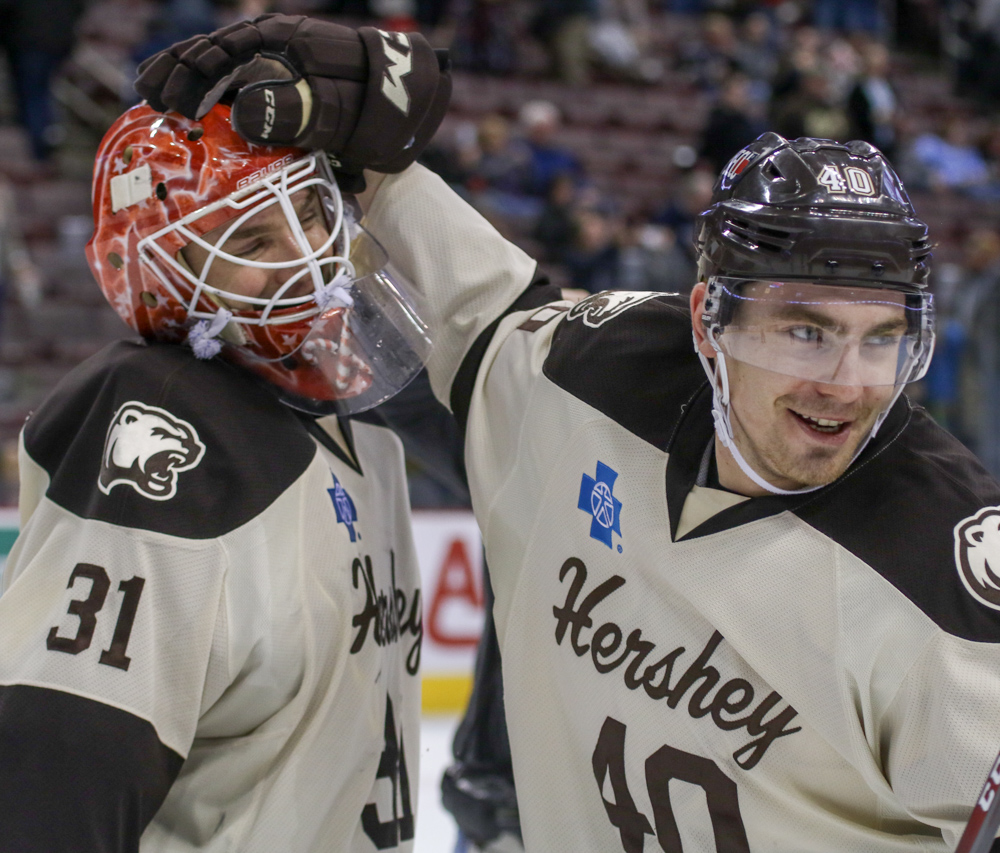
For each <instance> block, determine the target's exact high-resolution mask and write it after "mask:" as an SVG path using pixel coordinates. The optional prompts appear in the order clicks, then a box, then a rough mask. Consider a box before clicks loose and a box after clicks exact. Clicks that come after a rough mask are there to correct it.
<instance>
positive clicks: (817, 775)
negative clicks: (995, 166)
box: [139, 47, 1000, 853]
mask: <svg viewBox="0 0 1000 853" xmlns="http://www.w3.org/2000/svg"><path fill="white" fill-rule="evenodd" d="M317 50H318V47H317ZM165 56H167V55H165ZM170 63H172V64H173V66H174V67H168V66H169V65H170ZM192 68H194V69H195V70H198V69H199V68H200V71H199V73H201V74H202V76H203V78H204V79H200V78H199V79H195V75H193V74H192V73H191V69H192ZM212 82H213V81H212V74H211V69H210V68H209V67H208V64H199V59H198V57H197V56H193V57H191V58H189V59H185V58H184V56H178V55H176V54H175V55H173V56H172V58H170V59H167V60H164V62H163V63H162V64H161V66H160V67H159V68H158V69H157V73H156V74H150V75H146V76H145V77H144V78H143V79H141V80H140V84H139V86H140V89H141V90H142V91H144V93H145V94H147V95H148V94H149V93H150V92H154V93H161V94H162V93H167V92H173V95H172V96H171V98H170V101H169V102H168V105H170V106H175V105H177V101H175V100H174V97H173V96H174V95H176V94H177V93H178V92H180V91H184V92H186V97H187V98H188V99H189V100H192V101H195V100H198V99H199V98H201V97H203V96H204V94H205V92H207V91H208V88H209V87H210V84H211V83H212ZM252 88H253V87H252V86H251V87H250V89H251V90H252ZM292 124H294V122H292ZM387 132H388V129H387ZM361 201H362V203H363V205H364V206H365V208H366V211H367V215H366V223H367V226H368V227H369V228H370V229H371V230H372V233H373V234H374V235H375V236H376V237H378V239H379V240H380V241H382V242H383V243H384V244H385V245H386V247H387V249H388V251H389V253H390V255H391V257H392V258H393V262H394V264H395V265H397V266H398V268H399V269H400V270H401V271H402V272H403V273H404V274H405V275H406V276H407V278H408V279H409V280H411V281H413V282H414V283H415V285H416V286H417V287H418V289H419V290H420V292H421V297H422V300H423V301H422V306H423V312H424V313H423V316H424V317H425V318H426V319H427V321H428V324H429V326H430V328H431V330H432V333H433V335H434V339H435V344H434V351H433V353H432V354H431V357H430V358H429V360H428V369H429V373H430V377H431V382H432V384H433V386H434V388H435V389H436V392H437V394H438V396H439V397H440V398H441V399H442V400H444V401H447V402H448V403H449V404H450V406H451V408H452V409H453V411H454V412H455V414H456V415H457V417H458V418H459V420H460V422H461V423H462V424H463V426H464V428H465V430H466V462H467V466H468V471H469V479H470V485H471V491H472V498H473V505H474V508H475V510H476V513H477V516H478V519H479V523H480V527H481V529H482V532H483V537H484V541H485V546H486V552H487V558H488V560H489V565H490V569H491V578H492V581H493V587H494V591H495V595H496V603H495V606H494V616H495V620H496V626H497V633H498V636H499V640H500V646H501V651H502V656H503V667H504V686H505V702H506V709H507V722H508V727H509V730H510V738H511V748H512V757H513V766H514V774H515V777H516V783H517V799H518V806H519V812H520V819H521V827H522V831H523V837H524V842H525V848H526V849H527V850H528V851H544V853H558V851H567V853H568V851H573V853H580V851H594V853H597V852H598V851H600V853H606V851H613V850H624V851H626V853H639V851H642V850H643V849H647V850H648V849H649V848H650V846H651V845H652V846H656V847H658V849H662V850H665V851H681V850H683V851H686V853H691V851H728V852H729V853H734V852H735V851H749V850H768V851H787V852H788V853H793V852H794V853H804V852H805V851H814V852H815V853H820V851H832V850H836V851H874V852H875V853H889V851H904V850H913V851H917V850H920V851H927V850H936V851H946V850H950V849H953V848H954V845H955V843H956V841H957V839H958V837H959V834H960V833H961V830H962V827H963V824H964V822H965V820H966V818H967V817H968V815H969V812H970V810H971V807H972V804H973V802H974V801H975V800H976V798H977V796H978V795H979V790H980V786H981V783H982V780H983V778H984V777H985V775H986V773H987V771H988V770H989V768H990V766H991V761H992V759H993V756H994V754H995V751H996V743H997V741H998V740H1000V716H998V715H997V713H996V709H997V708H998V707H1000V617H998V614H997V611H998V610H1000V574H998V571H1000V558H998V557H997V554H998V553H1000V486H998V485H997V484H996V483H995V482H994V481H993V480H992V479H991V478H990V477H989V476H988V474H987V473H986V472H985V471H984V470H983V469H982V467H981V466H980V465H979V464H978V462H977V461H976V460H975V459H974V457H972V456H971V455H970V454H969V453H968V452H967V451H966V450H965V449H964V448H962V447H961V446H960V445H959V444H958V443H957V442H956V441H954V440H953V439H952V438H951V437H950V436H949V435H947V434H946V433H945V432H944V431H942V430H941V429H939V428H938V427H937V426H936V425H935V424H934V423H933V422H932V421H931V420H930V418H929V417H928V416H927V415H926V413H924V412H923V411H922V410H920V409H919V408H916V407H914V406H912V405H911V404H910V403H909V401H908V400H907V398H906V396H905V395H904V394H903V393H902V391H903V388H904V386H905V385H906V384H907V383H909V382H912V381H915V380H916V379H919V378H920V377H921V376H922V375H923V373H924V371H925V369H926V366H927V363H928V361H929V359H930V356H931V352H932V349H933V341H934V333H933V304H932V300H931V297H930V295H929V294H928V292H927V278H928V273H929V266H928V264H929V260H930V244H929V243H928V239H927V229H926V226H925V225H924V223H923V222H921V221H920V220H919V219H918V218H917V217H916V215H915V213H914V210H913V208H912V206H911V204H910V202H909V200H908V198H907V196H906V193H905V191H904V189H903V187H902V185H901V184H900V182H899V180H898V178H897V176H896V175H895V173H894V172H893V170H892V168H891V167H890V165H889V164H888V162H887V161H886V160H885V159H884V158H883V157H882V156H881V155H880V154H879V152H878V151H876V150H875V149H874V148H872V147H871V146H869V145H868V144H866V143H859V142H853V143H850V144H846V145H845V144H839V143H835V142H830V141H827V140H813V139H802V140H797V141H794V142H790V141H787V140H785V139H782V138H781V137H779V136H776V135H774V134H765V135H764V136H763V137H761V138H760V139H759V140H758V141H757V142H755V143H754V144H753V145H751V146H749V147H748V148H747V149H745V150H744V151H742V152H740V153H739V154H738V155H737V156H736V157H735V158H734V159H733V160H732V161H731V162H730V163H729V164H728V166H727V167H726V169H725V170H724V171H723V173H722V175H721V176H720V179H719V181H718V183H717V185H716V188H715V192H714V196H713V203H712V206H711V207H710V208H709V209H708V210H707V211H706V212H705V213H704V214H703V215H702V217H701V219H700V223H699V227H698V232H697V233H698V238H697V240H698V251H699V257H700V265H699V281H698V283H697V284H696V285H695V287H694V289H693V291H692V294H691V297H690V300H689V301H688V300H684V301H682V300H680V299H678V298H674V297H671V296H667V295H662V294H655V293H648V294H639V293H620V294H618V293H603V294H598V295H595V296H593V297H591V298H589V299H586V300H584V301H583V302H580V303H579V304H578V305H576V306H571V305H570V304H569V303H567V302H563V301H561V300H560V294H559V292H558V290H557V289H555V288H552V287H550V286H548V285H547V284H545V282H544V281H543V280H540V279H538V278H537V276H536V269H535V263H534V262H533V261H532V259H531V258H529V257H527V256H526V255H525V254H524V253H523V252H521V251H520V250H519V249H517V248H516V247H514V246H513V245H511V244H510V243H508V242H507V241H506V240H504V239H503V238H502V237H501V236H500V235H499V234H497V233H496V231H495V230H494V229H493V228H492V227H491V226H489V225H488V223H486V222H485V221H484V220H483V219H481V218H480V217H478V216H477V215H476V214H475V213H474V212H473V211H471V210H470V209H469V208H468V207H467V206H466V205H464V203H462V202H461V201H460V200H459V199H458V198H457V197H456V196H455V195H454V194H453V193H452V192H451V191H450V190H448V189H447V187H446V186H445V185H444V184H443V182H441V181H440V180H438V179H437V178H436V177H435V176H433V175H432V174H430V173H429V172H427V171H426V170H425V169H422V168H421V167H419V166H411V167H409V168H408V169H406V170H405V171H403V172H402V173H400V174H394V175H389V176H386V177H382V176H378V175H374V174H370V175H368V188H367V190H366V192H365V194H364V195H363V196H362V197H361ZM692 336H693V345H692Z"/></svg>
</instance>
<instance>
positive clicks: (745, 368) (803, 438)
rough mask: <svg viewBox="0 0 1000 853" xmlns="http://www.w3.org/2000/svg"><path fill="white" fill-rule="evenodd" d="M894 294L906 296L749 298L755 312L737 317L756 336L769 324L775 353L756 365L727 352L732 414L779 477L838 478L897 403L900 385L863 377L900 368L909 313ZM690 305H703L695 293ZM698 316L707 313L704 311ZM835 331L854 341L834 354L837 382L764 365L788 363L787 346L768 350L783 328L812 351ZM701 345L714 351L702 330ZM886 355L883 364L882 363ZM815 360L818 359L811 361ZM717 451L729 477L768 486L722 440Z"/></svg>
mask: <svg viewBox="0 0 1000 853" xmlns="http://www.w3.org/2000/svg"><path fill="white" fill-rule="evenodd" d="M699 287H703V286H699ZM701 298H702V299H703V297H701ZM893 298H895V299H898V304H892V302H891V300H890V301H888V302H886V303H881V304H873V303H870V302H866V303H849V302H839V303H831V304H829V305H822V306H816V305H810V306H809V308H808V310H805V311H798V312H797V311H796V310H788V309H787V307H786V306H781V307H780V308H777V307H776V306H773V305H767V304H766V303H765V302H761V303H754V304H753V305H752V306H751V309H750V312H749V315H748V316H741V317H740V318H739V321H740V323H745V324H747V325H748V326H750V327H752V328H753V329H754V330H755V333H756V334H758V335H759V333H760V330H761V329H766V335H760V337H761V338H766V339H767V341H768V347H769V349H768V350H766V351H765V352H766V353H772V361H770V362H769V361H767V360H766V359H763V358H757V359H754V360H755V361H756V366H755V364H750V363H747V361H743V360H738V359H737V358H734V357H732V356H729V357H727V358H726V368H727V371H728V375H729V388H730V406H729V420H730V424H731V426H732V430H733V438H734V439H735V441H736V444H737V446H738V448H739V450H740V453H741V454H742V455H743V457H744V459H745V460H746V461H747V463H749V465H750V466H751V467H752V468H753V469H754V470H755V471H756V472H757V473H758V474H759V475H761V476H762V477H763V478H764V479H765V480H766V481H767V482H769V483H771V485H773V486H776V487H778V488H780V489H787V490H797V489H802V488H807V487H810V486H821V485H825V484H827V483H830V482H833V481H834V480H835V479H837V478H838V477H839V476H840V475H841V474H843V473H844V471H846V470H847V468H848V466H849V465H850V463H851V460H852V459H853V458H854V455H855V453H857V450H858V448H859V447H860V445H861V443H862V442H863V441H864V440H865V438H866V437H867V436H868V434H869V433H870V431H871V429H872V427H873V425H874V423H875V420H876V419H877V418H878V416H879V415H880V414H881V413H882V412H883V411H884V410H885V408H886V407H887V406H888V405H889V404H890V403H891V401H892V398H893V395H894V393H895V387H894V386H893V385H892V384H887V383H886V384H874V385H873V384H865V383H866V382H868V381H871V380H872V378H873V374H874V376H875V377H876V378H878V377H879V376H880V374H881V372H883V371H888V376H889V377H894V375H895V369H896V353H897V352H898V349H899V339H900V337H901V336H902V335H903V333H904V332H905V329H906V321H905V318H904V317H903V314H904V309H903V305H902V297H901V296H899V297H895V296H894V297H893ZM692 304H693V307H695V310H697V307H696V306H694V301H693V303H692ZM694 316H695V317H700V312H699V313H696V314H695V315H694ZM831 333H832V335H835V336H839V339H840V340H842V341H846V342H849V343H846V344H845V345H844V346H843V347H842V349H841V351H840V355H839V357H838V358H834V359H833V362H834V365H835V366H834V368H833V372H832V373H830V374H829V375H828V376H826V378H831V379H834V380H836V381H832V382H823V381H817V380H816V379H803V378H800V377H796V376H792V375H788V374H787V373H778V372H776V371H775V370H769V369H767V368H765V367H763V366H760V365H762V364H771V366H778V365H779V364H781V359H782V358H783V357H784V353H785V351H784V350H781V349H778V350H777V351H776V352H775V351H772V350H771V349H770V347H771V346H773V345H774V344H773V342H774V341H775V338H776V337H777V338H779V340H785V341H787V340H792V341H794V342H795V343H794V346H796V347H798V346H808V347H809V351H810V352H813V351H815V350H816V343H815V340H816V338H817V337H822V336H823V335H824V334H826V335H827V337H830V336H831ZM779 336H783V337H779ZM754 340H755V342H756V341H757V340H758V338H757V337H755V338H754ZM800 341H805V344H802V343H800ZM872 346H874V347H876V348H878V349H877V352H876V354H875V355H874V356H872V355H868V354H866V349H865V348H866V347H869V348H870V347H872ZM700 347H701V351H702V352H703V353H705V354H706V355H709V356H710V357H714V356H715V355H716V353H715V352H714V350H713V349H712V347H711V344H709V343H708V341H707V340H705V339H704V337H703V336H702V337H701V338H700ZM880 350H884V352H882V351H880ZM879 361H881V362H883V363H884V365H885V366H884V367H879V366H878V363H879ZM873 364H874V365H875V366H874V367H873ZM785 366H787V365H785ZM809 369H813V370H815V369H816V368H815V366H814V365H813V364H812V363H810V365H809ZM803 372H808V370H807V371H803ZM817 372H819V371H818V370H817ZM889 381H890V382H891V378H890V379H889ZM717 450H718V463H719V475H720V479H721V481H722V484H723V485H724V486H726V487H727V488H734V490H736V491H739V492H742V493H745V494H751V495H763V494H766V492H765V491H764V490H762V489H760V488H759V487H758V486H756V485H755V484H753V483H752V481H750V479H749V478H748V477H747V476H746V475H745V474H744V473H743V472H742V471H741V470H740V469H739V467H738V466H737V464H736V462H735V460H734V459H733V458H732V456H731V454H730V453H729V452H728V450H726V449H725V448H724V447H723V446H722V445H721V442H719V443H717ZM727 475H728V476H727ZM727 479H728V482H727Z"/></svg>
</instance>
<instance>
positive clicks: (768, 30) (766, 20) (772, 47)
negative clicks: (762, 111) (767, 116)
mask: <svg viewBox="0 0 1000 853" xmlns="http://www.w3.org/2000/svg"><path fill="white" fill-rule="evenodd" d="M779 55H780V39H779V37H778V31H777V29H776V28H775V27H774V25H773V24H772V23H771V18H770V17H769V16H768V15H767V14H766V13H765V12H762V11H757V12H751V13H750V14H749V15H747V17H746V19H745V20H744V21H743V25H742V27H741V28H740V39H739V44H738V45H737V47H736V54H735V57H734V58H735V60H736V65H737V66H738V67H739V69H740V71H742V72H743V73H744V74H746V76H747V77H748V78H749V79H750V89H751V93H750V96H751V99H752V100H753V101H754V102H756V103H761V104H764V103H767V101H768V100H769V99H770V97H771V84H772V82H773V81H774V78H775V76H776V75H777V73H778V56H779Z"/></svg>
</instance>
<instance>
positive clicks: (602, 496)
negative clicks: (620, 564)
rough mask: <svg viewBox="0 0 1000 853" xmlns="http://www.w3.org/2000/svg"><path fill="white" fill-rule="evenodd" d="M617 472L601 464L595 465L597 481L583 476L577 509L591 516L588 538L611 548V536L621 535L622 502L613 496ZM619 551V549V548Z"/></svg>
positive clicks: (585, 475)
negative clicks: (613, 534) (614, 534)
mask: <svg viewBox="0 0 1000 853" xmlns="http://www.w3.org/2000/svg"><path fill="white" fill-rule="evenodd" d="M617 479H618V472H617V471H614V470H612V469H611V468H609V467H608V466H607V465H605V464H604V463H603V462H598V463H597V479H596V480H595V479H594V478H593V477H590V476H588V475H587V474H584V475H583V480H582V481H581V482H580V500H579V502H578V503H577V508H578V509H582V510H583V511H584V512H586V513H589V514H590V515H591V519H592V520H591V522H590V538H591V539H596V540H597V541H598V542H603V543H604V544H605V545H607V546H608V547H609V548H610V547H611V534H612V533H617V534H618V535H619V536H621V535H622V528H621V510H622V502H621V501H620V500H618V498H616V497H615V496H614V489H615V480H617ZM619 550H621V549H620V547H619Z"/></svg>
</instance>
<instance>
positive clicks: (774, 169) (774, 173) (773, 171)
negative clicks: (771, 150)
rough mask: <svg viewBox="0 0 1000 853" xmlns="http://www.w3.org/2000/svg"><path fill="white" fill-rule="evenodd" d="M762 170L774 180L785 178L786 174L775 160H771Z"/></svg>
mask: <svg viewBox="0 0 1000 853" xmlns="http://www.w3.org/2000/svg"><path fill="white" fill-rule="evenodd" d="M761 171H762V172H763V173H764V176H765V177H767V178H770V179H771V180H772V181H783V180H785V176H784V175H782V174H781V170H780V169H779V168H778V166H777V165H776V164H775V162H774V160H769V161H768V162H767V164H766V165H765V166H764V168H763V169H762V170H761Z"/></svg>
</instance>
